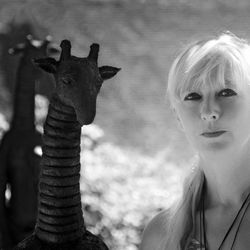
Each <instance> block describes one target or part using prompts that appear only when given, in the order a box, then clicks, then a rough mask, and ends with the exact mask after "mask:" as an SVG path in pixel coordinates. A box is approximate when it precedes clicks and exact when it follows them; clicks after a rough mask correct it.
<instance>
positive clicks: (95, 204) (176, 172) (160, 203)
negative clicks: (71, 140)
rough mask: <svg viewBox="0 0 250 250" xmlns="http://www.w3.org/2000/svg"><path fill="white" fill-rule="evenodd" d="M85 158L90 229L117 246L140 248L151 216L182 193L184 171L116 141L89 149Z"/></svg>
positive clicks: (84, 187) (130, 249)
mask: <svg viewBox="0 0 250 250" xmlns="http://www.w3.org/2000/svg"><path fill="white" fill-rule="evenodd" d="M81 157H82V170H81V173H82V178H81V191H82V202H83V207H84V210H85V211H84V217H85V222H86V224H87V226H88V228H89V229H90V231H92V232H93V233H95V234H97V235H101V236H102V237H103V238H104V241H105V242H106V243H107V244H108V245H109V247H110V249H112V250H113V249H114V250H135V249H137V247H138V245H139V243H140V238H141V233H142V230H143V228H144V226H145V224H146V223H147V221H148V220H149V218H150V217H152V216H153V215H154V214H155V213H156V212H157V211H159V210H161V209H164V208H166V207H167V206H169V205H170V204H171V203H172V202H173V200H174V199H175V198H176V197H178V195H179V194H180V193H181V188H180V187H181V185H180V182H181V176H182V172H183V170H182V169H181V168H178V167H177V166H175V165H174V164H172V163H165V162H164V161H163V159H161V158H159V157H156V158H152V157H148V156H145V155H141V154H139V153H137V152H135V151H132V150H129V149H122V148H120V147H118V146H116V145H114V144H111V143H103V144H100V145H99V146H98V147H96V148H95V150H93V151H91V150H88V149H86V150H83V151H82V154H81Z"/></svg>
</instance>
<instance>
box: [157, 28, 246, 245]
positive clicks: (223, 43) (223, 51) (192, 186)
mask: <svg viewBox="0 0 250 250" xmlns="http://www.w3.org/2000/svg"><path fill="white" fill-rule="evenodd" d="M228 83H234V84H239V85H240V87H241V86H243V85H244V84H249V83H250V46H249V44H248V42H247V41H246V40H243V39H240V38H238V37H237V36H235V35H234V34H232V33H230V32H226V33H222V34H221V35H219V36H218V37H215V38H212V39H211V38H210V39H206V40H202V41H198V42H195V43H193V44H191V45H189V46H188V47H187V48H186V49H185V50H183V52H182V53H180V55H179V56H178V57H177V58H176V59H175V61H174V62H173V64H172V66H171V68H170V71H169V77H168V88H167V93H168V96H169V98H170V102H171V104H172V105H173V106H174V104H175V103H176V102H180V101H181V100H183V95H184V93H186V92H190V91H195V90H197V89H199V88H212V89H214V88H218V85H219V87H225V86H226V85H227V84H228ZM204 178H205V175H204V172H203V171H202V169H201V168H200V167H199V166H197V167H196V168H195V170H194V171H192V173H191V174H190V175H189V176H188V177H187V178H186V180H185V182H184V186H183V195H182V197H181V199H180V200H179V201H178V202H177V203H176V204H175V205H174V206H172V207H171V209H170V214H169V216H168V218H167V223H168V225H167V229H168V233H167V235H166V237H165V239H164V240H163V245H164V247H162V249H164V250H180V249H186V247H187V245H188V243H189V241H190V240H191V238H192V237H193V236H194V230H195V214H196V210H197V206H198V204H199V202H200V197H201V189H202V186H203V183H204ZM161 244H162V243H161Z"/></svg>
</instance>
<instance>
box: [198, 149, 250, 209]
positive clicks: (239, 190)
mask: <svg viewBox="0 0 250 250" xmlns="http://www.w3.org/2000/svg"><path fill="white" fill-rule="evenodd" d="M200 164H201V168H202V169H203V170H204V173H205V177H206V186H207V187H206V190H207V192H206V207H207V208H213V207H222V206H223V207H228V208H229V207H238V206H239V205H241V203H242V201H243V200H244V198H245V197H246V196H247V195H248V193H249V192H250V183H249V178H250V154H249V145H245V146H244V147H242V148H238V149H235V150H230V152H229V151H228V152H224V153H220V154H219V153H218V154H213V155H208V154H207V155H200Z"/></svg>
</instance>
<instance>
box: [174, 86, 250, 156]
mask: <svg viewBox="0 0 250 250" xmlns="http://www.w3.org/2000/svg"><path fill="white" fill-rule="evenodd" d="M239 85H240V84H239ZM239 85H237V84H236V83H232V82H227V84H226V86H225V87H219V85H218V87H215V89H211V88H210V87H205V86H203V87H201V88H200V89H199V90H196V91H187V92H186V93H183V94H182V96H181V101H180V102H178V103H175V104H174V108H175V111H176V113H177V116H178V117H179V120H180V123H181V125H182V127H183V129H184V132H185V134H186V136H187V139H188V140H189V142H190V143H191V145H192V146H193V147H194V148H195V149H196V150H198V151H199V152H202V151H216V152H219V151H218V150H223V149H224V150H225V149H228V148H230V147H231V149H232V148H235V149H236V148H238V149H239V148H240V147H241V146H243V145H244V144H245V142H246V140H247V139H249V136H250V86H249V85H244V86H241V87H239Z"/></svg>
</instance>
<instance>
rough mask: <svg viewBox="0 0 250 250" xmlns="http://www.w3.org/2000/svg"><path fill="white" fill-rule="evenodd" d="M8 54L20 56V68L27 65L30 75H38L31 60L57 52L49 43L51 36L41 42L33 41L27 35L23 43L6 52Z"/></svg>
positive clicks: (37, 70) (38, 71)
mask: <svg viewBox="0 0 250 250" xmlns="http://www.w3.org/2000/svg"><path fill="white" fill-rule="evenodd" d="M8 52H9V54H11V55H17V54H21V58H22V59H21V60H22V62H21V66H22V65H24V64H28V65H30V66H31V67H30V68H29V70H30V71H32V72H30V73H32V74H37V75H39V74H40V73H41V71H40V70H39V69H38V68H37V67H34V65H33V64H32V59H33V58H43V57H47V56H48V55H52V54H57V53H59V50H58V49H57V48H56V46H55V45H54V44H52V43H51V36H47V37H46V38H45V39H44V40H43V41H42V40H35V39H33V37H32V35H27V36H26V40H25V42H24V43H19V44H17V45H16V46H15V47H14V48H10V49H9V50H8Z"/></svg>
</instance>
